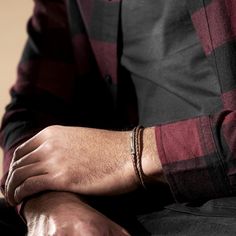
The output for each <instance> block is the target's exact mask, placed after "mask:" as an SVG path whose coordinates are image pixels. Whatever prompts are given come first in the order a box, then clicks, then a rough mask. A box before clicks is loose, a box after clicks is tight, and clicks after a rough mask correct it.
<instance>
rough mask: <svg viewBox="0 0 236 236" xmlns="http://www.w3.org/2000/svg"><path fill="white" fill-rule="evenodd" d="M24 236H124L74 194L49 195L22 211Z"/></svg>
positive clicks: (33, 201) (123, 231)
mask: <svg viewBox="0 0 236 236" xmlns="http://www.w3.org/2000/svg"><path fill="white" fill-rule="evenodd" d="M24 216H25V219H26V221H27V227H28V234H27V235H28V236H45V235H57V236H62V235H63V236H64V235H70V236H92V235H96V236H101V235H111V236H112V235H114V236H127V235H129V234H128V233H127V231H126V230H125V229H123V228H122V227H120V226H119V225H117V224H116V223H114V222H112V221H111V220H110V219H108V218H107V217H105V216H104V215H102V214H101V213H99V212H97V211H96V210H95V209H93V208H91V207H90V206H88V205H86V204H85V203H83V202H82V201H80V200H79V199H78V197H77V196H76V195H74V194H70V193H63V192H50V193H46V194H43V195H41V196H40V197H37V198H33V199H31V200H29V201H28V202H27V203H26V205H25V207H24Z"/></svg>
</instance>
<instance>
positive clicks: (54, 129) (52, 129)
mask: <svg viewBox="0 0 236 236" xmlns="http://www.w3.org/2000/svg"><path fill="white" fill-rule="evenodd" d="M60 127H61V126H59V125H51V126H48V127H46V128H44V129H43V130H42V133H43V134H44V135H46V136H52V135H55V132H57V131H58V130H59V129H60Z"/></svg>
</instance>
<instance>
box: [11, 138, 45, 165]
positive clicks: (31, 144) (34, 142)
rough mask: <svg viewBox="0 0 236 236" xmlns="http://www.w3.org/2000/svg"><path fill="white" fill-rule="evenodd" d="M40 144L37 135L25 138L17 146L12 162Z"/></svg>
mask: <svg viewBox="0 0 236 236" xmlns="http://www.w3.org/2000/svg"><path fill="white" fill-rule="evenodd" d="M40 144H41V141H40V138H39V135H35V136H33V137H32V138H31V139H29V140H27V141H26V142H24V143H23V144H21V145H20V146H19V147H17V148H16V150H15V152H14V154H13V158H12V162H15V161H17V160H19V159H20V158H22V157H23V156H25V155H27V154H28V153H31V152H32V151H33V150H35V149H36V148H37V147H39V146H40Z"/></svg>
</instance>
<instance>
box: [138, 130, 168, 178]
mask: <svg viewBox="0 0 236 236" xmlns="http://www.w3.org/2000/svg"><path fill="white" fill-rule="evenodd" d="M142 168H143V173H144V175H145V177H146V181H157V182H166V180H165V177H164V175H163V169H162V164H161V161H160V159H159V155H158V150H157V145H156V136H155V129H154V128H153V127H151V128H146V129H144V131H143V151H142Z"/></svg>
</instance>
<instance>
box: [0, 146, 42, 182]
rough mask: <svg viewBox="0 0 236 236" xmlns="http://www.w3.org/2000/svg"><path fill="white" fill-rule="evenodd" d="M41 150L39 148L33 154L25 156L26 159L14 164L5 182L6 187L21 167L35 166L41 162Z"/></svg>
mask: <svg viewBox="0 0 236 236" xmlns="http://www.w3.org/2000/svg"><path fill="white" fill-rule="evenodd" d="M38 149H39V148H37V149H36V150H34V151H33V152H31V153H29V154H27V155H25V156H24V157H22V158H21V159H19V160H17V161H15V162H13V163H12V164H11V166H10V168H9V172H8V176H7V179H6V182H5V185H7V184H8V182H9V179H10V178H11V175H12V173H13V172H14V171H15V170H16V169H17V168H20V167H23V166H26V165H30V164H34V163H37V162H39V161H40V153H39V150H38Z"/></svg>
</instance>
